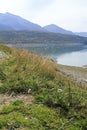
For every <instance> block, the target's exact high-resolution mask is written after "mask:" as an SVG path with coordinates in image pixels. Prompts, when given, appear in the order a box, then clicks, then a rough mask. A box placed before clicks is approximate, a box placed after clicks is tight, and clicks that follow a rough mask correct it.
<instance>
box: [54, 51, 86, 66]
mask: <svg viewBox="0 0 87 130" xmlns="http://www.w3.org/2000/svg"><path fill="white" fill-rule="evenodd" d="M56 59H57V62H58V63H59V64H62V65H68V66H79V67H82V66H85V65H87V49H84V50H81V51H76V52H70V53H65V54H62V55H60V56H59V57H56Z"/></svg>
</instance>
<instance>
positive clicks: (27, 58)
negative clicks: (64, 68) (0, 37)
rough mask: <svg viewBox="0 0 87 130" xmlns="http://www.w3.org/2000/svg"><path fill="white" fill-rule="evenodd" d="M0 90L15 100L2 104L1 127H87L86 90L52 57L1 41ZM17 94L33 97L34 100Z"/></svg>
mask: <svg viewBox="0 0 87 130" xmlns="http://www.w3.org/2000/svg"><path fill="white" fill-rule="evenodd" d="M3 53H4V55H3ZM0 93H1V94H3V95H7V96H9V98H12V97H14V99H15V100H14V101H12V102H10V103H8V104H5V103H4V102H5V101H3V103H0V104H3V106H2V105H1V106H2V107H1V108H0V129H1V130H17V129H18V130H65V129H66V130H86V129H87V116H86V115H87V91H86V90H85V89H84V88H81V86H79V85H78V84H75V83H73V82H72V81H71V80H70V79H68V78H67V77H65V76H64V75H63V74H62V73H61V72H60V71H59V69H58V65H57V64H56V62H55V61H53V60H50V59H46V58H45V57H43V56H37V55H34V54H32V53H28V52H27V51H26V50H23V51H19V50H16V49H13V48H10V47H8V46H5V45H3V44H0ZM18 95H19V96H20V95H26V96H32V97H33V100H32V103H31V104H30V103H29V102H28V100H27V104H26V100H18V99H17V98H16V97H17V96H18ZM2 98H3V96H2ZM29 100H30V99H29Z"/></svg>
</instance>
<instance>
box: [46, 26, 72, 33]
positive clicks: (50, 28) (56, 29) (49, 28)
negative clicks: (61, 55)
mask: <svg viewBox="0 0 87 130" xmlns="http://www.w3.org/2000/svg"><path fill="white" fill-rule="evenodd" d="M44 29H46V30H47V31H48V32H53V33H61V34H70V35H74V33H73V32H72V31H68V30H65V29H63V28H61V27H59V26H57V25H55V24H50V25H46V26H44Z"/></svg>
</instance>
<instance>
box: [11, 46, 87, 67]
mask: <svg viewBox="0 0 87 130" xmlns="http://www.w3.org/2000/svg"><path fill="white" fill-rule="evenodd" d="M10 46H12V47H16V48H19V49H27V50H28V51H29V52H32V53H35V54H39V55H44V56H45V57H48V58H53V59H54V60H56V61H57V63H59V64H62V65H69V66H79V67H82V66H84V65H87V46H83V45H80V46H69V45H68V46H66V45H65V46H64V44H60V45H59V44H58V45H56V44H15V45H10Z"/></svg>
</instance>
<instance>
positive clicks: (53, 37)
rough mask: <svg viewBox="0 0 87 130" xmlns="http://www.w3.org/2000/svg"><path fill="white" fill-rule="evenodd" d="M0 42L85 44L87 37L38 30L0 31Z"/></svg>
mask: <svg viewBox="0 0 87 130" xmlns="http://www.w3.org/2000/svg"><path fill="white" fill-rule="evenodd" d="M0 43H5V44H17V43H20V44H23V43H24V44H33V43H35V44H36V43H40V44H61V45H62V44H65V45H67V44H68V45H76V44H77V45H79V44H83V45H84V44H87V38H86V37H81V36H75V35H66V34H59V33H58V34H57V33H48V32H38V31H0Z"/></svg>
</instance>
